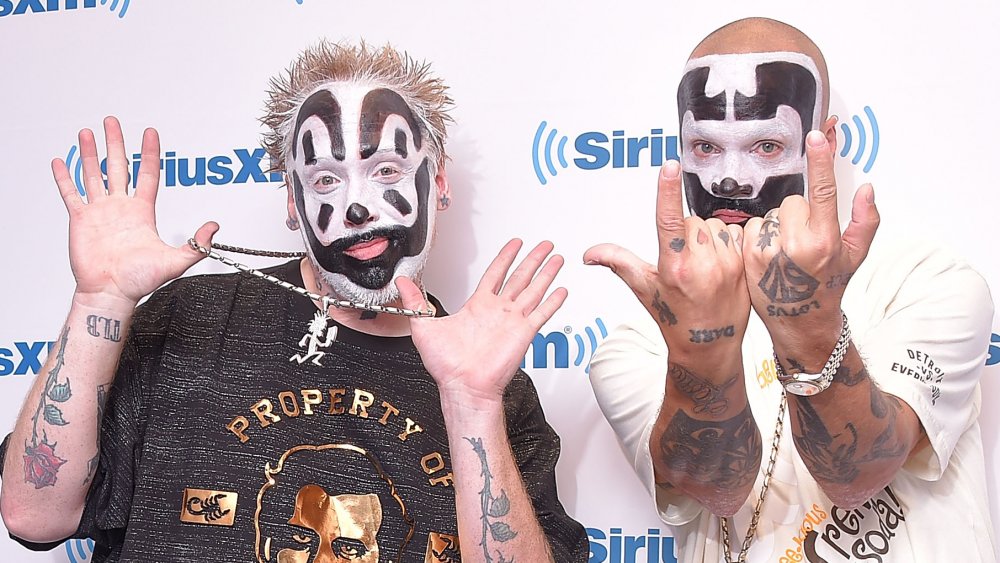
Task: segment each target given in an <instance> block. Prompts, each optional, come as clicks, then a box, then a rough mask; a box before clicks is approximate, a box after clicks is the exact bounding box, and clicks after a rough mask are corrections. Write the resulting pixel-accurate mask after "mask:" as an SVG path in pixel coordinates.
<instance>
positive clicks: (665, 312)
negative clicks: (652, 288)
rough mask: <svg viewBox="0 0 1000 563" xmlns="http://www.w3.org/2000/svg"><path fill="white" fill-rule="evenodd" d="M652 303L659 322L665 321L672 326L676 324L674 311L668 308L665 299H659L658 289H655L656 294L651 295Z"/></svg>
mask: <svg viewBox="0 0 1000 563" xmlns="http://www.w3.org/2000/svg"><path fill="white" fill-rule="evenodd" d="M652 305H653V308H654V309H656V312H657V313H658V314H659V315H658V316H659V317H660V324H663V323H667V324H668V325H670V326H674V325H675V324H677V317H676V316H675V315H674V312H673V311H671V310H670V307H669V306H668V305H667V304H666V302H665V301H663V300H662V299H660V290H659V289H657V290H656V295H654V296H653V303H652Z"/></svg>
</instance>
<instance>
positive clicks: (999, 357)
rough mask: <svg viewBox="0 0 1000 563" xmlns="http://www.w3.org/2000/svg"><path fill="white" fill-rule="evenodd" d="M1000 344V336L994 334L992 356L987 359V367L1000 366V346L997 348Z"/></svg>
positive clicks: (991, 339)
mask: <svg viewBox="0 0 1000 563" xmlns="http://www.w3.org/2000/svg"><path fill="white" fill-rule="evenodd" d="M998 343H1000V334H997V333H995V332H994V333H993V334H991V335H990V348H989V352H990V355H989V356H987V357H986V365H988V366H992V365H996V364H1000V346H996V344H998Z"/></svg>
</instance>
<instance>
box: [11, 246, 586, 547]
mask: <svg viewBox="0 0 1000 563" xmlns="http://www.w3.org/2000/svg"><path fill="white" fill-rule="evenodd" d="M270 273H272V274H273V275H275V276H276V277H278V278H280V279H283V280H286V281H288V282H290V283H293V284H296V285H299V286H301V285H302V278H301V274H300V272H299V265H298V262H297V261H292V262H289V263H286V264H284V265H281V266H278V267H276V268H273V269H272V270H270ZM436 305H438V310H439V311H440V310H441V307H440V305H439V304H436ZM316 312H317V309H316V307H315V306H314V305H313V303H312V302H311V301H310V300H309V299H307V298H305V297H302V296H299V295H297V294H294V293H292V292H290V291H286V290H283V289H281V288H279V287H277V286H275V285H274V284H271V283H269V282H267V281H264V280H261V279H259V278H256V277H254V276H250V275H246V274H232V275H211V276H195V277H190V278H183V279H180V280H177V281H175V282H173V283H171V284H169V285H168V286H167V287H165V288H164V289H162V290H160V291H157V292H156V293H154V294H153V295H152V296H151V297H150V299H149V300H148V301H147V302H146V303H144V304H143V305H142V306H140V308H139V310H138V311H137V313H136V316H135V319H134V321H133V325H132V328H131V331H130V334H129V337H128V340H127V343H126V346H125V349H124V351H123V353H122V357H121V361H120V364H119V368H118V373H117V375H116V378H115V381H114V383H113V385H112V387H111V390H110V392H109V395H108V403H107V407H106V410H105V416H104V419H103V422H102V432H101V453H100V466H99V468H98V471H97V475H96V477H95V479H94V482H93V484H92V486H91V489H90V491H89V494H88V498H87V504H86V508H85V510H84V514H83V517H82V520H81V523H80V528H79V530H78V532H77V534H76V536H75V537H91V538H93V539H94V540H95V542H96V546H95V553H94V558H93V561H94V562H95V563H98V562H103V561H107V562H127V561H128V562H131V561H143V562H145V561H156V562H168V561H178V562H181V561H183V562H189V561H266V562H273V561H279V554H282V551H283V550H284V553H283V554H282V555H281V557H282V558H284V557H288V556H290V555H291V554H292V553H298V557H304V558H303V559H288V560H289V561H300V560H301V561H312V560H313V559H314V558H315V557H316V555H317V553H318V552H319V551H320V550H326V553H327V554H329V553H331V551H329V550H332V553H334V554H335V555H338V554H339V555H338V556H339V557H342V559H335V560H338V561H339V560H344V561H348V560H352V561H382V562H385V561H393V562H397V563H403V562H410V561H413V562H436V561H442V562H443V561H457V560H458V559H457V552H456V549H455V548H454V544H455V542H457V536H458V529H457V523H456V518H455V498H454V488H453V486H452V484H451V478H452V475H451V462H450V454H449V448H448V437H447V432H446V430H445V426H444V420H443V417H442V414H441V407H440V399H439V395H438V390H437V387H436V385H435V383H434V381H433V379H432V378H431V376H430V375H429V374H428V373H427V371H426V370H425V369H424V367H423V364H422V363H421V361H420V357H419V354H418V353H417V351H416V348H415V347H414V346H413V342H412V340H411V339H410V338H409V337H396V338H392V337H375V336H371V335H367V334H364V333H360V332H357V331H354V330H351V329H349V328H347V327H344V326H339V325H336V324H335V323H334V324H333V326H335V327H336V330H337V334H336V339H335V341H334V342H332V344H330V345H329V346H326V347H323V346H322V344H323V343H324V342H325V341H326V340H327V338H326V337H327V333H326V331H325V330H321V329H319V328H317V326H316V325H311V324H310V323H312V322H313V321H314V317H315V315H316ZM310 332H312V334H311V335H310ZM311 344H312V346H310V345H311ZM319 353H322V356H320V357H317V356H318V355H319ZM293 356H298V359H301V360H303V361H302V363H299V362H298V361H292V360H291V358H292V357H293ZM314 360H316V361H315V362H314ZM504 399H505V410H506V418H507V426H508V435H509V438H510V443H511V448H512V450H513V453H514V457H515V459H516V460H517V464H518V467H519V468H520V470H521V474H522V478H523V480H524V483H525V485H526V488H527V490H528V493H529V495H530V497H531V499H532V502H533V504H534V507H535V511H536V513H537V515H538V519H539V521H540V523H541V525H542V528H543V529H544V531H545V533H546V535H547V537H548V539H549V541H550V543H551V545H552V549H553V555H554V557H555V560H556V561H558V562H563V561H566V562H570V561H572V562H575V561H586V560H587V558H588V554H589V550H588V544H587V537H586V533H585V531H584V530H583V527H582V526H580V524H578V523H577V522H575V521H574V520H573V519H571V518H570V517H569V516H567V515H566V513H565V511H564V509H563V507H562V505H561V504H560V503H559V500H558V498H557V495H556V484H555V464H556V460H557V458H558V455H559V438H558V436H557V435H556V434H555V432H554V431H553V430H552V428H551V427H550V426H549V425H548V424H547V423H546V421H545V418H544V415H543V413H542V410H541V406H540V405H539V402H538V396H537V393H536V391H535V389H534V386H533V385H532V383H531V381H530V379H529V378H528V377H527V376H526V375H525V374H524V373H523V372H519V373H518V374H517V375H516V376H515V377H514V379H513V380H512V381H511V383H510V385H509V386H508V388H507V390H506V392H505V397H504ZM4 446H6V442H5V444H4ZM5 449H6V448H4V450H5ZM495 493H496V494H499V491H496V492H495ZM435 554H438V555H435ZM449 554H454V555H452V557H453V558H452V559H449V558H448V556H449Z"/></svg>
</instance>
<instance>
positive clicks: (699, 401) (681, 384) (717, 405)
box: [667, 364, 739, 415]
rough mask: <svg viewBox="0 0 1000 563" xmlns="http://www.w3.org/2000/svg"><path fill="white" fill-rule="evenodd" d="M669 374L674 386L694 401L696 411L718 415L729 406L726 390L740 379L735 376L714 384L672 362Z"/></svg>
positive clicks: (668, 368)
mask: <svg viewBox="0 0 1000 563" xmlns="http://www.w3.org/2000/svg"><path fill="white" fill-rule="evenodd" d="M667 375H668V376H669V377H670V378H671V380H672V381H673V383H674V386H675V387H677V389H678V390H679V391H680V392H681V393H684V395H686V396H687V397H688V398H689V399H691V401H692V402H693V403H694V412H696V413H698V414H703V413H707V414H710V415H717V414H719V413H722V412H725V410H726V409H727V408H729V400H728V399H726V391H727V390H728V389H729V388H730V387H732V386H733V384H734V383H736V381H737V380H738V379H739V378H737V377H733V378H731V379H729V380H727V381H726V382H725V383H723V384H722V385H721V386H720V385H714V384H712V383H711V382H710V381H708V380H706V379H705V378H703V377H700V376H699V375H697V374H695V373H694V372H693V371H691V370H689V369H687V368H686V367H684V366H682V365H680V364H670V365H669V366H668V367H667Z"/></svg>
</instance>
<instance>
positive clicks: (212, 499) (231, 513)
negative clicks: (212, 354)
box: [181, 488, 239, 526]
mask: <svg viewBox="0 0 1000 563" xmlns="http://www.w3.org/2000/svg"><path fill="white" fill-rule="evenodd" d="M238 498H239V495H238V494H236V493H231V492H228V491H212V490H208V489H192V488H187V489H184V497H183V500H182V502H181V522H185V523H187V524H210V525H212V526H232V525H233V521H234V520H235V519H236V500H237V499H238Z"/></svg>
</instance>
